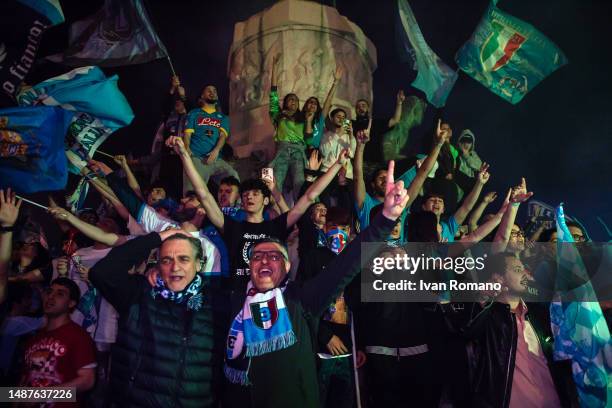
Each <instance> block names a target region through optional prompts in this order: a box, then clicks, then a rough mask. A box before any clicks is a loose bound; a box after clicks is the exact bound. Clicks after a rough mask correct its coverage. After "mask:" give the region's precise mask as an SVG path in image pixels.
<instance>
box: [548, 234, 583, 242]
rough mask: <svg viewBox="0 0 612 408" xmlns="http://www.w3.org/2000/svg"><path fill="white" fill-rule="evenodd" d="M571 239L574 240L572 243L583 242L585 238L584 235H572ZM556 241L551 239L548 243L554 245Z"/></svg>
mask: <svg viewBox="0 0 612 408" xmlns="http://www.w3.org/2000/svg"><path fill="white" fill-rule="evenodd" d="M572 238H574V242H585V241H586V238H585V236H584V235H578V234H572ZM557 241H558V239H557V238H554V239H551V240H550V242H552V243H556V242H557Z"/></svg>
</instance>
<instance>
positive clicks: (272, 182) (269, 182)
mask: <svg viewBox="0 0 612 408" xmlns="http://www.w3.org/2000/svg"><path fill="white" fill-rule="evenodd" d="M261 180H262V181H263V182H264V184H265V185H266V186H268V190H270V193H272V195H274V192H275V191H276V179H275V178H274V175H272V178H271V179H270V178H268V177H266V178H263V177H262V179H261Z"/></svg>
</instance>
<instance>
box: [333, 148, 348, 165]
mask: <svg viewBox="0 0 612 408" xmlns="http://www.w3.org/2000/svg"><path fill="white" fill-rule="evenodd" d="M349 160H350V159H349V155H348V149H343V150H342V151H341V152H340V155H339V156H338V160H336V163H338V164H339V165H340V166H342V167H345V166H346V165H347V164H348V162H349Z"/></svg>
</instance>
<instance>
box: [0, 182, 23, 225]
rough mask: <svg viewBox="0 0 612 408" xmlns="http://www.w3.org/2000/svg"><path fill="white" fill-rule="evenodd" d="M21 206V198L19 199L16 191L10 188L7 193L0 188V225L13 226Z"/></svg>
mask: <svg viewBox="0 0 612 408" xmlns="http://www.w3.org/2000/svg"><path fill="white" fill-rule="evenodd" d="M19 208H21V199H19V200H17V198H16V197H15V192H13V191H11V189H10V188H9V189H8V190H6V193H5V192H4V190H0V226H2V227H12V226H13V225H15V221H17V216H18V215H19Z"/></svg>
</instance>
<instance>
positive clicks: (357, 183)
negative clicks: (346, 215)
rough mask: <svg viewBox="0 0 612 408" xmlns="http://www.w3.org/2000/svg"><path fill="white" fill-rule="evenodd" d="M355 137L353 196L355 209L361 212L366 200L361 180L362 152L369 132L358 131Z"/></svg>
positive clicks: (362, 180)
mask: <svg viewBox="0 0 612 408" xmlns="http://www.w3.org/2000/svg"><path fill="white" fill-rule="evenodd" d="M356 136H357V137H356V139H357V147H356V148H355V158H354V159H353V184H354V189H353V195H354V197H355V204H356V205H357V209H358V210H361V208H362V207H363V203H364V202H365V198H366V185H365V179H364V178H363V152H364V150H365V145H366V143H368V141H369V140H370V130H369V129H366V130H363V131H360V132H358V134H357V135H356Z"/></svg>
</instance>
